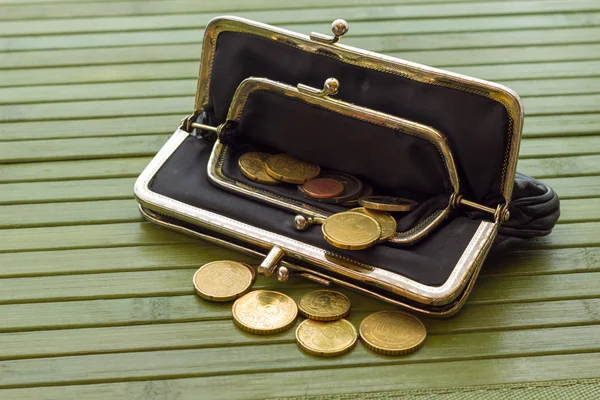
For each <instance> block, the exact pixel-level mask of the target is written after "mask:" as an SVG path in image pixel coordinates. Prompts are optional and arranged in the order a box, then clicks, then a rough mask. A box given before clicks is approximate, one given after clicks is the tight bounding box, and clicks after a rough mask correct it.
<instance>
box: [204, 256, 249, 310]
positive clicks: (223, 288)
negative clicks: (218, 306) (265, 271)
mask: <svg viewBox="0 0 600 400" xmlns="http://www.w3.org/2000/svg"><path fill="white" fill-rule="evenodd" d="M254 276H255V275H254V274H253V273H252V271H250V270H249V269H248V267H247V266H246V265H244V264H242V263H239V262H236V261H227V260H223V261H213V262H210V263H208V264H204V265H203V266H202V267H200V269H198V271H196V273H195V274H194V277H193V278H192V281H193V282H194V289H196V293H197V294H198V296H200V297H203V298H205V299H206V300H212V301H230V300H234V299H236V298H238V297H240V296H241V295H243V294H244V293H246V292H247V291H248V290H249V289H250V286H252V282H254Z"/></svg>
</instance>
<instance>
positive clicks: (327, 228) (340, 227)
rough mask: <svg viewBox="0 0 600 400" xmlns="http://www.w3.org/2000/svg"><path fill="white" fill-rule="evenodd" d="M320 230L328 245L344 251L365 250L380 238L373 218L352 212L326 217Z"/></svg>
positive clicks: (379, 232) (377, 226) (377, 224)
mask: <svg viewBox="0 0 600 400" xmlns="http://www.w3.org/2000/svg"><path fill="white" fill-rule="evenodd" d="M321 229H322V230H323V237H324V238H325V240H326V241H327V242H328V243H329V244H331V245H332V246H334V247H337V248H340V249H345V250H362V249H366V248H367V247H369V246H371V245H373V244H375V243H376V242H377V241H378V240H379V237H380V236H381V227H380V226H379V223H378V222H377V221H376V220H375V218H373V217H369V216H368V215H365V214H360V213H352V212H342V213H338V214H333V215H331V216H329V217H327V219H326V220H325V222H324V223H323V225H322V226H321Z"/></svg>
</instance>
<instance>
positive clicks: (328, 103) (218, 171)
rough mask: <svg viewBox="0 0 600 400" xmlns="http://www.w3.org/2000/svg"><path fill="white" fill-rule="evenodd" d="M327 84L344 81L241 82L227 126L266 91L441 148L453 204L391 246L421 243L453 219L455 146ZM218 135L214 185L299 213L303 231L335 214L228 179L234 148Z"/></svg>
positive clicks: (211, 164) (212, 161) (457, 190)
mask: <svg viewBox="0 0 600 400" xmlns="http://www.w3.org/2000/svg"><path fill="white" fill-rule="evenodd" d="M327 82H335V83H336V88H337V87H339V82H337V80H336V79H334V78H329V79H327V81H326V84H325V87H324V89H323V90H318V89H316V88H312V87H310V86H306V85H302V84H299V85H298V86H297V87H294V86H290V85H286V84H284V83H280V82H275V81H272V80H270V79H265V78H254V77H253V78H248V79H245V80H244V81H243V82H242V83H240V85H239V86H238V89H237V90H236V92H235V94H234V96H233V99H232V101H231V106H230V108H229V112H228V114H227V122H226V123H225V124H227V123H229V122H238V121H239V120H240V118H241V117H242V114H243V111H244V107H245V105H246V102H247V100H248V98H249V96H250V95H251V94H252V93H253V92H256V91H267V92H271V93H275V94H279V95H282V96H285V97H288V98H292V99H295V100H298V101H302V102H304V103H306V104H309V105H313V106H318V107H320V108H323V109H326V110H328V111H331V112H334V113H337V114H341V115H344V116H346V117H349V118H355V119H357V120H361V121H366V122H369V123H372V124H376V125H381V126H384V127H386V128H389V129H390V130H391V131H392V130H393V131H397V132H400V133H402V134H405V135H410V136H415V137H418V138H420V139H423V140H426V141H427V142H429V143H430V144H431V145H433V146H435V147H436V149H437V150H438V153H439V155H440V158H441V159H442V162H443V164H444V166H445V168H446V171H447V173H448V180H449V182H450V185H451V186H452V194H451V195H450V201H449V202H448V205H447V206H446V207H445V208H444V209H441V210H437V211H436V212H435V213H433V214H432V215H430V216H429V217H427V218H425V219H423V221H421V222H419V223H418V224H417V225H416V226H414V227H412V228H411V229H409V230H407V231H405V232H397V233H396V234H395V235H394V236H393V237H392V238H390V239H389V241H388V243H391V244H394V245H405V246H406V245H411V244H414V243H416V242H417V241H418V240H420V239H422V238H424V237H425V236H426V235H427V234H428V233H429V232H431V231H432V230H433V229H435V227H437V226H438V225H439V224H440V223H441V222H442V221H444V219H446V218H447V217H448V215H450V213H451V212H452V210H453V209H454V206H455V201H454V199H456V198H458V197H459V196H460V184H459V178H458V172H457V170H456V165H455V164H454V158H453V156H452V153H451V151H450V147H449V146H448V141H447V139H446V137H445V136H444V135H443V134H442V133H440V132H439V131H437V130H436V129H434V128H431V127H429V126H426V125H421V124H417V123H415V122H412V121H408V120H406V119H402V118H398V117H394V116H392V115H388V114H384V113H381V112H378V111H375V110H371V109H368V108H364V107H360V106H357V105H355V104H351V103H347V102H344V101H341V100H338V99H334V98H332V97H331V96H333V95H334V94H335V93H334V92H331V91H328V90H327ZM336 91H337V90H336ZM196 125H198V124H196ZM222 126H223V125H222ZM204 128H205V129H206V128H207V126H204ZM215 131H216V132H217V140H216V142H215V145H214V148H213V152H212V153H211V156H210V159H209V161H208V178H209V179H210V180H211V182H212V183H214V184H215V185H217V186H219V187H221V188H223V189H225V190H228V191H231V192H234V193H237V194H241V195H243V196H247V197H250V198H253V199H255V200H258V201H261V202H264V203H267V204H270V205H273V206H275V207H278V208H282V209H284V210H287V211H290V212H295V213H298V215H299V218H304V221H310V222H307V223H304V224H303V225H301V227H298V228H299V229H300V230H304V229H306V228H307V227H308V225H309V224H310V223H312V222H322V221H324V220H325V219H326V218H327V217H328V216H330V215H331V213H330V212H327V211H324V210H322V209H319V208H318V207H315V206H312V205H310V204H307V203H305V202H301V201H298V200H293V199H290V198H283V197H281V196H279V195H277V194H275V193H272V192H270V191H268V190H263V189H260V188H257V187H253V186H250V185H247V184H245V183H243V182H240V181H236V180H234V179H231V178H229V177H227V176H226V175H225V174H224V173H223V162H224V160H225V157H226V155H227V152H228V150H229V146H228V145H225V144H223V143H222V142H221V141H220V139H219V133H220V131H221V129H220V128H219V127H216V128H215Z"/></svg>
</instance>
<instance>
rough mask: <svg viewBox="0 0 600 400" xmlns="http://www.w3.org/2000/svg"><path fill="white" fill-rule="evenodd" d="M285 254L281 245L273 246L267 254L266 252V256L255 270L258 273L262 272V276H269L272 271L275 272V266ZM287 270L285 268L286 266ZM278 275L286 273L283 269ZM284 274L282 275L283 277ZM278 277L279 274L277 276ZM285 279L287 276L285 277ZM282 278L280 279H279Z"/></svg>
mask: <svg viewBox="0 0 600 400" xmlns="http://www.w3.org/2000/svg"><path fill="white" fill-rule="evenodd" d="M284 256H285V252H284V251H283V249H281V247H277V246H275V247H273V248H272V249H271V251H269V254H267V256H266V257H265V259H264V260H263V261H262V262H261V263H260V265H259V266H258V268H257V271H258V273H259V274H262V275H264V276H271V275H273V272H275V270H276V269H277V266H278V265H279V262H280V261H281V260H282V259H283V257H284ZM286 270H287V268H286ZM278 275H287V276H289V273H288V274H285V271H282V273H281V274H278ZM283 277H284V276H282V278H283ZM278 279H279V276H278ZM285 279H287V277H286V278H285ZM280 280H282V279H280Z"/></svg>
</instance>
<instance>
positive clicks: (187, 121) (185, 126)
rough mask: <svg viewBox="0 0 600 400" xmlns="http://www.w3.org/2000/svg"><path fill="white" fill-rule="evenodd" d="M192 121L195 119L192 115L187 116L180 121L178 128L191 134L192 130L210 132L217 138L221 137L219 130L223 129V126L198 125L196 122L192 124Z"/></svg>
mask: <svg viewBox="0 0 600 400" xmlns="http://www.w3.org/2000/svg"><path fill="white" fill-rule="evenodd" d="M194 119H195V115H194V114H192V115H188V116H187V117H185V118H184V119H182V120H181V124H180V125H179V128H180V129H182V130H184V131H186V132H188V133H191V132H192V130H193V129H199V130H201V131H207V132H210V133H211V134H212V133H214V134H215V136H216V137H217V138H220V137H221V130H222V129H223V126H224V125H225V124H221V125H219V126H212V125H206V124H199V123H198V122H194Z"/></svg>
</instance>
